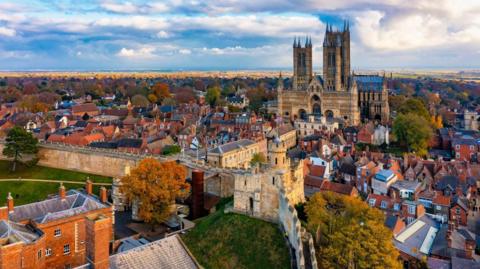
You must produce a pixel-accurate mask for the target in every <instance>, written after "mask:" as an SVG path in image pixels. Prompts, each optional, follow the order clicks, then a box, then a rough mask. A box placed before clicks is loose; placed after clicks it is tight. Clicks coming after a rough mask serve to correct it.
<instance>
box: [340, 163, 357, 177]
mask: <svg viewBox="0 0 480 269" xmlns="http://www.w3.org/2000/svg"><path fill="white" fill-rule="evenodd" d="M356 170H357V167H356V166H355V165H354V164H351V163H345V162H344V163H342V165H340V169H339V172H340V173H343V174H347V175H352V176H354V175H355V174H356Z"/></svg>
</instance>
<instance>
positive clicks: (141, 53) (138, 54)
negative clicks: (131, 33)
mask: <svg viewBox="0 0 480 269" xmlns="http://www.w3.org/2000/svg"><path fill="white" fill-rule="evenodd" d="M154 52H155V48H153V47H143V48H138V49H127V48H122V49H121V50H120V51H119V52H118V53H117V56H119V57H127V58H145V57H152V56H154V54H153V53H154Z"/></svg>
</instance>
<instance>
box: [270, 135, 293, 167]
mask: <svg viewBox="0 0 480 269" xmlns="http://www.w3.org/2000/svg"><path fill="white" fill-rule="evenodd" d="M268 159H269V161H270V167H272V168H273V169H287V168H289V167H290V164H289V162H288V160H287V147H286V145H285V142H283V141H280V139H278V137H276V138H275V139H274V141H272V142H270V143H268Z"/></svg>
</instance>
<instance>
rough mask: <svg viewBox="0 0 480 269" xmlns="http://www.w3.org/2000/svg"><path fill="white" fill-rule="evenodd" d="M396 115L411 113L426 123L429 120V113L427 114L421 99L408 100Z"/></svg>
mask: <svg viewBox="0 0 480 269" xmlns="http://www.w3.org/2000/svg"><path fill="white" fill-rule="evenodd" d="M398 113H403V114H407V113H413V114H416V115H418V116H420V117H423V118H424V119H426V120H427V121H429V120H430V113H429V112H428V110H427V108H426V107H425V104H424V103H423V101H422V100H421V99H418V98H410V99H408V100H407V101H405V102H404V103H403V104H402V105H401V106H400V107H399V109H398Z"/></svg>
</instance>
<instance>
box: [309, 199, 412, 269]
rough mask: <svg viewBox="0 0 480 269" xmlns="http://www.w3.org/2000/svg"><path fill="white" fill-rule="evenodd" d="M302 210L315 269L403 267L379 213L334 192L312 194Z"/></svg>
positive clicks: (357, 200) (359, 201) (389, 232)
mask: <svg viewBox="0 0 480 269" xmlns="http://www.w3.org/2000/svg"><path fill="white" fill-rule="evenodd" d="M305 211H306V213H307V219H308V221H307V228H308V229H309V230H310V232H312V234H314V235H315V236H314V237H315V247H316V254H317V261H318V265H319V268H358V269H363V268H378V269H380V268H399V269H400V268H403V267H402V264H401V263H400V261H399V260H398V257H399V253H398V251H397V250H396V249H395V247H394V245H393V243H392V232H391V231H390V230H389V229H388V228H386V227H385V226H384V224H383V223H384V220H385V217H384V214H383V213H382V212H381V211H379V210H377V209H373V208H370V207H369V206H368V205H367V204H366V203H365V202H362V201H361V200H360V199H358V198H355V197H350V196H343V195H338V194H334V193H316V194H315V195H313V196H312V197H311V198H310V201H309V202H308V203H307V205H306V206H305Z"/></svg>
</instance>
